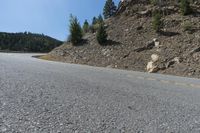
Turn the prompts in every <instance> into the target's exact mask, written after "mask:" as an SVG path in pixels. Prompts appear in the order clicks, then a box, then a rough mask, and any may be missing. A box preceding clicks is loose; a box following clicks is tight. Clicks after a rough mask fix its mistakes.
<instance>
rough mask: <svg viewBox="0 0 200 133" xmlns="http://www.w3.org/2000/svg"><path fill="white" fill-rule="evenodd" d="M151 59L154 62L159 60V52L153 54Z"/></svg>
mask: <svg viewBox="0 0 200 133" xmlns="http://www.w3.org/2000/svg"><path fill="white" fill-rule="evenodd" d="M151 60H152V62H157V61H158V60H159V56H158V55H157V54H152V55H151Z"/></svg>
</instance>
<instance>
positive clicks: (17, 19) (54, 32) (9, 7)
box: [0, 0, 119, 40]
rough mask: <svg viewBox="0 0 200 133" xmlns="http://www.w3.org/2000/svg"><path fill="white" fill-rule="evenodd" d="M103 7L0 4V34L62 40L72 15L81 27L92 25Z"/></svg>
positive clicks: (43, 1) (55, 1) (34, 0)
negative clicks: (9, 33) (28, 34)
mask: <svg viewBox="0 0 200 133" xmlns="http://www.w3.org/2000/svg"><path fill="white" fill-rule="evenodd" d="M114 1H115V3H116V5H117V4H118V2H119V0H114ZM104 4H105V0H0V31H1V32H24V31H30V32H33V33H43V34H46V35H49V36H51V37H54V38H57V39H59V40H65V39H66V38H67V35H68V34H69V33H68V27H69V22H68V21H69V15H70V14H71V13H72V14H73V15H75V16H77V17H78V19H79V21H80V22H81V23H83V21H84V20H85V19H88V20H89V22H91V19H92V18H93V16H98V15H99V14H100V13H102V9H103V6H104Z"/></svg>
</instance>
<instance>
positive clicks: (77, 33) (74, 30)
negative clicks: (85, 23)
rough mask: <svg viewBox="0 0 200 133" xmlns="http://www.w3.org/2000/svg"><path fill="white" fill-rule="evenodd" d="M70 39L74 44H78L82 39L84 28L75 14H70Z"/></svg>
mask: <svg viewBox="0 0 200 133" xmlns="http://www.w3.org/2000/svg"><path fill="white" fill-rule="evenodd" d="M69 28H70V41H71V43H72V44H73V45H78V44H79V43H80V42H81V41H82V36H83V34H82V28H81V26H80V23H79V22H78V19H77V18H76V17H74V16H72V15H71V16H70V27H69Z"/></svg>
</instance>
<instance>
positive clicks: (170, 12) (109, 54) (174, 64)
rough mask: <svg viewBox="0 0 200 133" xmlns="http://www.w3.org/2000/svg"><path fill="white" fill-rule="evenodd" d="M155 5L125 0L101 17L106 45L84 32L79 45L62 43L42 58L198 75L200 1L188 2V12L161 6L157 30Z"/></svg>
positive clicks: (93, 35) (199, 71)
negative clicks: (190, 10) (157, 29)
mask: <svg viewBox="0 0 200 133" xmlns="http://www.w3.org/2000/svg"><path fill="white" fill-rule="evenodd" d="M155 8H157V7H155V6H152V5H150V4H141V3H131V4H125V5H123V6H121V7H120V9H119V10H118V13H117V15H116V16H115V17H112V18H109V19H107V20H105V25H106V27H107V33H108V35H109V37H108V39H109V41H108V43H107V45H106V46H101V45H99V44H98V43H97V41H96V37H95V33H88V34H86V35H85V36H84V39H85V40H86V41H85V42H84V44H83V45H81V46H72V45H71V44H70V43H66V44H64V45H62V46H60V47H58V48H56V49H54V50H53V51H52V52H50V53H49V54H48V55H47V56H44V57H42V58H44V59H52V60H59V61H63V62H69V63H80V64H87V65H93V66H101V67H111V68H119V69H128V70H136V71H148V72H157V73H164V74H173V75H180V76H189V77H197V78H200V4H198V3H196V4H194V5H192V8H193V10H194V12H193V13H192V14H191V15H188V16H182V15H181V13H180V9H179V7H178V6H176V5H169V6H165V7H162V8H161V11H162V14H163V17H162V21H163V23H164V25H163V28H162V31H161V32H160V33H156V32H155V31H154V30H153V28H152V12H153V10H155Z"/></svg>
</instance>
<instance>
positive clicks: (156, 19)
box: [153, 11, 162, 32]
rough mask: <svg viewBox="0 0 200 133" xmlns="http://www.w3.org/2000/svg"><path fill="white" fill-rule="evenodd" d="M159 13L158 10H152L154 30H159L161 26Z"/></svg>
mask: <svg viewBox="0 0 200 133" xmlns="http://www.w3.org/2000/svg"><path fill="white" fill-rule="evenodd" d="M161 18H162V17H161V14H160V11H154V12H153V29H154V30H155V31H156V32H159V31H160V30H161V28H162V20H161Z"/></svg>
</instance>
